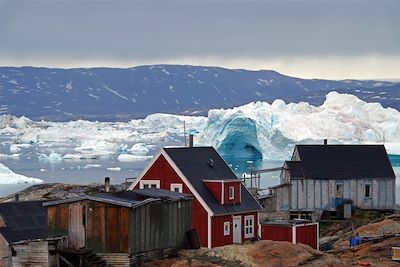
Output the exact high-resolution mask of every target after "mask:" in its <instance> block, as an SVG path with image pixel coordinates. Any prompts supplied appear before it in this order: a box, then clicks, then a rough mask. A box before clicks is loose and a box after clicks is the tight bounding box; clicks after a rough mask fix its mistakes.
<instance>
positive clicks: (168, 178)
mask: <svg viewBox="0 0 400 267" xmlns="http://www.w3.org/2000/svg"><path fill="white" fill-rule="evenodd" d="M142 179H143V180H160V188H162V189H166V190H170V189H171V187H170V186H171V184H172V183H181V184H183V187H182V190H183V193H187V194H191V195H193V194H192V192H191V191H190V190H189V188H188V187H187V186H186V185H185V184H184V183H183V181H182V180H181V178H180V177H179V176H178V174H177V173H176V172H175V171H174V169H173V168H172V167H171V166H170V165H169V163H168V161H167V160H166V159H165V158H164V156H163V155H161V156H160V157H159V158H158V159H157V160H156V161H155V162H154V164H153V165H152V166H151V167H150V169H149V170H148V171H147V172H146V174H145V175H144V176H143V178H142ZM138 188H139V183H138V184H137V185H136V186H135V189H138ZM207 216H208V214H207V211H206V210H205V209H204V208H203V207H202V206H201V204H200V202H199V201H198V200H197V199H193V201H192V227H193V228H194V229H196V230H197V234H198V235H199V240H200V245H201V246H202V247H207V246H208V219H207Z"/></svg>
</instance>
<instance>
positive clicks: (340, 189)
mask: <svg viewBox="0 0 400 267" xmlns="http://www.w3.org/2000/svg"><path fill="white" fill-rule="evenodd" d="M343 186H344V185H343V184H342V183H338V184H336V198H343Z"/></svg>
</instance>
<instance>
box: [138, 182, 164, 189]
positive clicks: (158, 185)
mask: <svg viewBox="0 0 400 267" xmlns="http://www.w3.org/2000/svg"><path fill="white" fill-rule="evenodd" d="M144 185H149V188H151V186H152V185H156V188H160V180H140V182H139V188H140V189H143V188H144Z"/></svg>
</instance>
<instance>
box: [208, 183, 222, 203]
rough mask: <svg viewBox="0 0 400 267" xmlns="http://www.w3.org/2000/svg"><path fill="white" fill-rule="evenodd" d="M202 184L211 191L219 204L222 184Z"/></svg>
mask: <svg viewBox="0 0 400 267" xmlns="http://www.w3.org/2000/svg"><path fill="white" fill-rule="evenodd" d="M204 184H205V185H206V186H207V188H208V190H210V191H211V193H212V194H213V195H214V197H215V199H217V201H218V202H219V203H221V197H222V183H219V182H204Z"/></svg>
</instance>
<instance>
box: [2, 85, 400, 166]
mask: <svg viewBox="0 0 400 267" xmlns="http://www.w3.org/2000/svg"><path fill="white" fill-rule="evenodd" d="M184 123H185V126H186V129H193V130H194V131H195V132H199V133H198V134H197V135H196V137H195V141H194V144H195V145H197V146H198V145H207V146H214V147H215V148H216V149H217V150H218V152H220V154H221V155H222V156H224V157H225V158H226V157H237V158H246V159H260V158H263V159H273V160H282V159H288V158H289V157H290V155H291V153H292V151H293V147H294V145H295V144H298V143H300V144H315V143H320V144H322V143H323V139H328V143H330V144H342V143H370V144H377V143H378V144H383V143H384V144H385V146H386V148H387V150H388V152H389V153H390V154H395V155H400V147H399V146H398V144H400V113H399V111H397V110H395V109H392V108H383V107H382V105H381V104H379V103H367V102H365V101H362V100H360V99H358V98H357V97H356V96H354V95H350V94H339V93H337V92H330V93H328V94H327V95H326V100H325V102H324V103H323V104H322V105H320V106H313V105H310V104H309V103H306V102H300V103H289V104H287V103H285V102H284V101H283V100H279V99H278V100H275V101H274V102H272V103H267V102H253V103H249V104H247V105H243V106H239V107H234V108H231V109H213V110H210V111H209V112H208V117H202V116H180V115H171V114H152V115H149V116H147V117H146V118H145V119H137V120H131V121H129V122H96V121H94V122H91V121H84V120H77V121H69V122H47V121H31V120H29V119H27V118H25V117H21V118H16V117H13V116H10V115H1V116H0V136H3V137H5V138H6V139H7V142H9V143H10V144H14V145H12V150H13V151H17V150H18V151H19V150H21V151H20V152H18V153H21V154H23V152H24V150H23V149H21V148H26V147H28V146H30V145H31V146H32V147H33V148H36V147H51V146H53V145H54V147H56V146H57V144H61V146H62V145H63V144H65V145H66V147H68V148H73V149H74V151H72V152H71V151H69V150H68V154H65V155H64V157H63V158H64V159H68V160H83V159H97V158H100V157H118V160H119V161H137V160H145V158H144V157H149V156H150V155H152V154H153V153H154V151H156V150H157V147H159V146H164V145H172V146H183V144H184V139H183V137H184V130H183V124H184ZM132 144H133V145H132ZM131 145H132V146H131ZM129 146H131V147H130V148H129ZM156 146H157V147H156ZM10 148H11V147H10ZM10 154H13V152H11V153H10ZM14 154H16V153H14ZM49 156H50V155H42V156H40V157H41V158H42V159H45V160H60V157H61V156H60V157H57V155H53V156H54V157H53V158H52V159H50V158H49ZM135 156H136V157H135ZM2 157H3V158H5V157H7V156H4V155H3V156H2Z"/></svg>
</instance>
